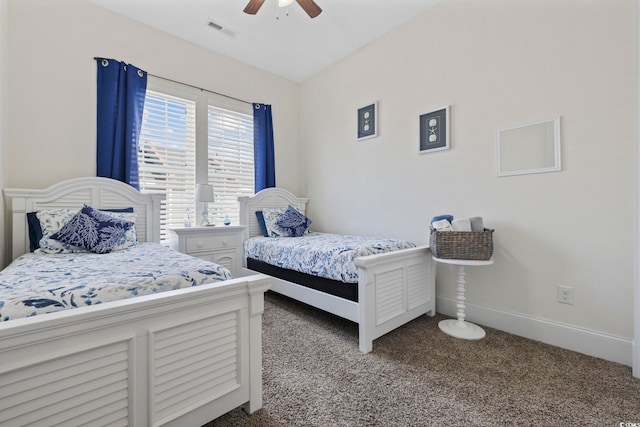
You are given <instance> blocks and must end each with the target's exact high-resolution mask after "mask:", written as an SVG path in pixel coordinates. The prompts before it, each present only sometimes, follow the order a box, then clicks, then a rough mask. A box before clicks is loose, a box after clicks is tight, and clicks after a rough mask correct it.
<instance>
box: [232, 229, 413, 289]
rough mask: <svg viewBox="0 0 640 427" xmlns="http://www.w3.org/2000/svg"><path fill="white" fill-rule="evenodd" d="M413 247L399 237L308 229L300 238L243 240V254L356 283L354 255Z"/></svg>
mask: <svg viewBox="0 0 640 427" xmlns="http://www.w3.org/2000/svg"><path fill="white" fill-rule="evenodd" d="M415 246H416V245H415V244H413V243H411V242H405V241H402V240H394V239H383V238H378V237H361V236H346V235H340V234H328V233H317V232H311V233H308V234H305V235H303V236H301V237H252V238H250V239H247V240H246V241H245V242H244V254H245V256H246V257H247V258H253V259H256V260H258V261H263V262H266V263H268V264H271V265H275V266H276V267H281V268H286V269H289V270H294V271H299V272H301V273H307V274H311V275H313V276H319V277H324V278H327V279H333V280H338V281H341V282H345V283H358V269H357V267H356V266H355V264H354V262H353V260H354V259H355V258H358V257H361V256H366V255H374V254H379V253H384V252H391V251H396V250H400V249H407V248H413V247H415Z"/></svg>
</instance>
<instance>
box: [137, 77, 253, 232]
mask: <svg viewBox="0 0 640 427" xmlns="http://www.w3.org/2000/svg"><path fill="white" fill-rule="evenodd" d="M251 108H252V107H251V105H250V104H245V103H240V102H237V103H234V102H233V101H229V100H226V99H224V98H223V97H215V96H212V95H211V94H208V93H206V92H204V91H200V90H194V89H192V88H190V87H188V86H182V85H167V84H162V83H161V82H155V80H154V82H152V81H151V78H150V81H149V89H147V94H146V98H145V106H144V113H143V119H142V129H141V132H140V142H139V148H138V164H139V169H140V191H141V192H143V193H160V194H164V195H165V197H166V199H165V201H164V202H163V205H162V211H161V231H160V235H161V240H162V241H163V242H166V241H167V240H168V237H169V236H168V229H170V228H182V227H185V226H186V225H187V223H189V224H190V226H198V225H199V224H200V220H201V216H200V214H201V213H202V210H203V204H202V203H197V204H196V202H195V186H196V182H198V183H209V184H211V185H213V187H214V193H215V202H212V203H209V206H208V208H209V215H210V218H211V220H212V222H214V223H215V224H216V225H222V223H223V221H224V218H225V216H227V215H228V216H229V218H230V220H231V223H232V224H238V222H239V205H238V197H239V196H245V195H246V196H249V195H252V194H253V193H254V163H253V115H252V110H251ZM200 129H202V130H203V131H199V130H200ZM204 130H206V131H204Z"/></svg>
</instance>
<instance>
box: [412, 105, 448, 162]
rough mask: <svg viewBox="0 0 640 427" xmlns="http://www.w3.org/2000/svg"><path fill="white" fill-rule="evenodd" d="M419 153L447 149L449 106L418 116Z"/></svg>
mask: <svg viewBox="0 0 640 427" xmlns="http://www.w3.org/2000/svg"><path fill="white" fill-rule="evenodd" d="M419 149H420V153H430V152H433V151H440V150H448V149H449V106H446V107H443V108H440V109H438V110H435V111H432V112H431V113H426V114H422V115H421V116H420V147H419Z"/></svg>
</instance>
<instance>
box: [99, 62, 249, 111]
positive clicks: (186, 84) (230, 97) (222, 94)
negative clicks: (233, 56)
mask: <svg viewBox="0 0 640 427" xmlns="http://www.w3.org/2000/svg"><path fill="white" fill-rule="evenodd" d="M93 59H94V60H95V61H97V60H99V59H107V60H108V59H109V58H103V57H101V56H94V57H93ZM114 61H115V60H114ZM143 71H144V70H143ZM145 73H147V75H149V76H151V77H155V78H157V79H162V80H166V81H168V82H173V83H177V84H180V85H184V86H189V87H192V88H194V89H198V90H202V91H205V92H209V93H214V94H216V95H220V96H224V97H225V98H229V99H234V100H236V101H240V102H244V103H245V104H251V105H253V102H249V101H245V100H244V99H240V98H236V97H233V96H229V95H225V94H224V93H220V92H216V91H215V90H209V89H203V88H201V87H198V86H194V85H190V84H189V83H183V82H179V81H177V80H173V79H168V78H166V77H162V76H157V75H155V74H151V73H150V72H148V71H145Z"/></svg>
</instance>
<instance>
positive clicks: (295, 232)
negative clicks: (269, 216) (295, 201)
mask: <svg viewBox="0 0 640 427" xmlns="http://www.w3.org/2000/svg"><path fill="white" fill-rule="evenodd" d="M276 224H277V225H278V226H279V227H281V228H282V229H283V230H285V231H286V232H287V234H288V235H289V236H291V237H300V236H302V235H303V234H304V232H305V231H307V228H309V226H310V225H311V220H310V219H309V218H307V217H306V216H304V215H303V214H301V213H300V211H298V210H297V209H296V208H294V207H293V206H291V205H289V207H288V208H287V210H286V211H284V213H283V214H282V215H281V216H280V218H278V220H277V221H276Z"/></svg>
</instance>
